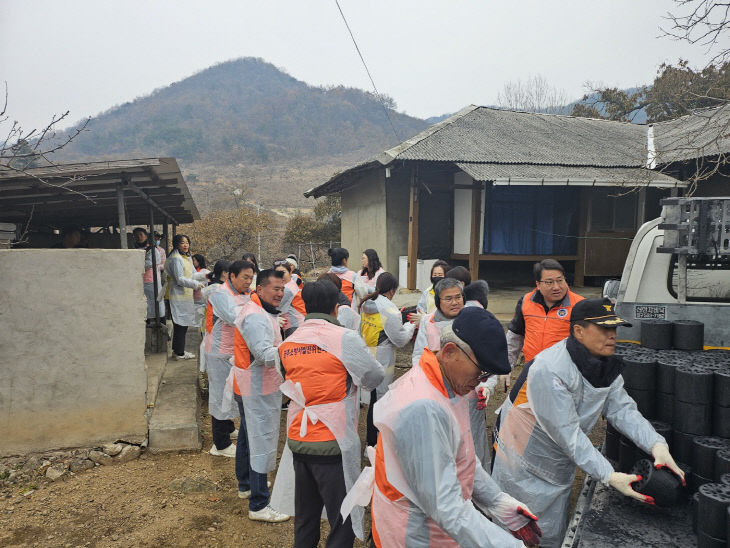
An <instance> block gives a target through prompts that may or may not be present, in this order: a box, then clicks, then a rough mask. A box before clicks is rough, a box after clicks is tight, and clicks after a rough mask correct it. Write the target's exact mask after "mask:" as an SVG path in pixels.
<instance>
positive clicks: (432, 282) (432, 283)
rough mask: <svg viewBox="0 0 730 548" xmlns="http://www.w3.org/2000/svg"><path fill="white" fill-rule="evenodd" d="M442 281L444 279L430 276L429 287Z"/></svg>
mask: <svg viewBox="0 0 730 548" xmlns="http://www.w3.org/2000/svg"><path fill="white" fill-rule="evenodd" d="M443 279H444V277H443V276H431V285H436V284H437V283H439V282H440V281H441V280H443Z"/></svg>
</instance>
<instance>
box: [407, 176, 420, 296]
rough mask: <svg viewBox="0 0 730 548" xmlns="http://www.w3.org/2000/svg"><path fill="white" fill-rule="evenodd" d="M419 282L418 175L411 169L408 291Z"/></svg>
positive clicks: (414, 287)
mask: <svg viewBox="0 0 730 548" xmlns="http://www.w3.org/2000/svg"><path fill="white" fill-rule="evenodd" d="M417 280H418V175H417V173H416V166H414V167H412V168H411V199H410V208H409V212H408V289H416V283H417Z"/></svg>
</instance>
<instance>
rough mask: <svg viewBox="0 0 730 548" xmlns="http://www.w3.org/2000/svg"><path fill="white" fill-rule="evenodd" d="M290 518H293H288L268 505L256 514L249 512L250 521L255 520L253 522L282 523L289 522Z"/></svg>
mask: <svg viewBox="0 0 730 548" xmlns="http://www.w3.org/2000/svg"><path fill="white" fill-rule="evenodd" d="M290 517H291V516H287V515H286V514H282V513H280V512H277V511H276V510H274V509H273V508H272V507H271V506H269V505H268V504H267V505H266V506H264V507H263V508H262V509H261V510H257V511H256V512H252V511H251V510H249V511H248V519H250V520H253V521H268V522H269V523H281V522H282V521H286V520H288V519H289V518H290Z"/></svg>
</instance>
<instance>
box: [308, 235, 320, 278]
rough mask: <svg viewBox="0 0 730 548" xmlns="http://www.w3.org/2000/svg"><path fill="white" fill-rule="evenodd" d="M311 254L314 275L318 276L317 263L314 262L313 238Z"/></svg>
mask: <svg viewBox="0 0 730 548" xmlns="http://www.w3.org/2000/svg"><path fill="white" fill-rule="evenodd" d="M309 254H310V255H311V257H312V270H314V275H315V276H317V275H318V274H317V263H315V262H314V246H313V245H312V241H311V240H310V241H309Z"/></svg>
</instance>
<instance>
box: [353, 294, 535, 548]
mask: <svg viewBox="0 0 730 548" xmlns="http://www.w3.org/2000/svg"><path fill="white" fill-rule="evenodd" d="M440 347H441V348H440V350H439V351H438V352H436V353H435V354H434V353H433V352H431V351H430V350H429V349H428V348H426V349H425V350H424V351H423V355H422V356H421V361H420V362H419V366H418V367H412V368H411V369H410V371H408V372H407V373H406V374H405V375H403V376H402V377H401V378H400V379H398V380H397V381H396V382H395V383H394V384H393V385H391V389H390V390H389V391H388V393H387V394H385V395H384V396H383V398H381V399H379V400H378V402H377V403H376V404H375V417H374V420H375V425H376V426H377V427H378V428H379V430H380V434H379V436H378V443H377V446H376V448H375V450H374V454H373V450H372V448H368V453H369V455H368V456H370V457H372V459H371V462H373V463H374V464H373V467H372V468H370V467H369V468H366V469H365V470H364V471H363V473H362V474H361V476H360V478H358V480H357V482H356V483H355V485H354V486H353V488H352V490H351V491H350V492H349V493H348V495H347V497H346V498H345V501H344V502H343V506H342V514H343V516H344V515H348V514H349V512H350V510H351V508H352V507H353V506H355V505H358V506H364V505H366V504H367V503H368V502H369V500H370V496H369V495H371V496H372V518H373V519H372V538H373V542H374V544H375V546H376V547H377V548H404V547H406V546H410V547H413V546H418V547H424V548H425V547H438V548H444V547H458V546H474V547H476V546H480V547H499V548H510V547H515V548H517V547H522V546H524V544H523V542H524V543H526V544H530V545H533V544H539V542H540V534H541V533H540V528H539V527H538V525H537V518H536V517H535V516H534V515H533V514H532V512H531V511H530V510H529V508H528V507H527V506H526V505H524V504H523V503H521V502H520V501H519V500H517V499H515V498H513V497H511V496H509V495H508V494H507V493H504V492H502V490H501V489H500V488H499V486H498V485H497V484H496V482H495V481H494V480H493V479H492V478H491V477H490V476H489V474H488V473H487V471H486V470H485V469H484V468H483V466H482V465H481V463H480V462H479V458H478V457H477V456H476V454H475V452H474V443H473V441H472V437H471V435H470V432H469V409H468V404H467V401H466V399H465V398H464V396H465V395H466V394H468V393H469V392H473V391H474V389H475V387H476V386H477V384H478V383H479V382H480V381H482V380H485V379H486V378H488V377H489V376H490V375H493V374H502V373H505V372H507V371H509V362H508V361H507V341H506V340H505V336H504V331H503V329H502V326H501V325H500V323H499V321H498V320H497V319H496V318H495V317H494V316H493V315H491V314H489V313H488V312H487V311H486V310H483V309H481V308H479V307H469V308H464V309H463V310H462V311H461V312H460V313H459V315H458V316H457V317H456V319H455V320H454V321H453V323H452V324H451V325H448V326H446V327H444V328H443V330H442V331H441V341H440ZM373 468H374V469H373ZM482 512H483V513H482ZM487 515H489V516H491V517H492V518H493V519H494V520H495V522H494V523H493V522H492V521H490V520H489V519H488V518H487V517H486V516H487ZM507 530H508V531H509V533H508V532H507ZM510 533H511V534H512V536H510ZM513 536H514V537H516V538H513Z"/></svg>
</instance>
